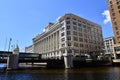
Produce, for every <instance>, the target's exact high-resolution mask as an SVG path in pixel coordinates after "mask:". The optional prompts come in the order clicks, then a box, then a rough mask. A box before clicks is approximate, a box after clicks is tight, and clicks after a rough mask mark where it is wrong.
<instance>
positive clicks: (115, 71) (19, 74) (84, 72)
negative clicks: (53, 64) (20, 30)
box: [0, 66, 120, 80]
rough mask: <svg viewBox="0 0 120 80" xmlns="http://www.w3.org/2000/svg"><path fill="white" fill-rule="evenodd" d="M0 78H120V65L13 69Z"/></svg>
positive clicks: (81, 79) (101, 79) (37, 79)
mask: <svg viewBox="0 0 120 80" xmlns="http://www.w3.org/2000/svg"><path fill="white" fill-rule="evenodd" d="M0 80H120V67H108V66H107V67H85V68H83V67H81V68H77V69H46V68H40V69H31V70H29V69H24V70H13V71H6V72H0Z"/></svg>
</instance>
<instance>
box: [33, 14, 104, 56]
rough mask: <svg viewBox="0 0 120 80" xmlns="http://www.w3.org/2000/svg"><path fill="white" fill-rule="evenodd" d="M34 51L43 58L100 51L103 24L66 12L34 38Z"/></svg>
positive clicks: (101, 47)
mask: <svg viewBox="0 0 120 80" xmlns="http://www.w3.org/2000/svg"><path fill="white" fill-rule="evenodd" d="M33 48H34V53H40V54H42V58H61V57H63V56H65V55H73V56H78V55H81V54H90V53H93V52H100V51H101V50H102V49H103V37H102V29H101V26H100V25H98V24H96V23H93V22H91V21H89V20H86V19H83V18H81V17H79V16H77V15H74V14H65V15H64V16H62V17H61V18H60V19H59V20H58V21H57V22H56V23H49V24H48V25H47V26H46V27H45V31H44V32H43V33H41V34H39V35H37V36H36V37H35V38H33Z"/></svg>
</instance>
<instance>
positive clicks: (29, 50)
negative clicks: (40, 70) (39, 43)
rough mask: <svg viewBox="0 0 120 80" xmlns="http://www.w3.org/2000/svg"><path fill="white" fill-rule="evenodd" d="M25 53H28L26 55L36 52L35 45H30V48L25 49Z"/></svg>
mask: <svg viewBox="0 0 120 80" xmlns="http://www.w3.org/2000/svg"><path fill="white" fill-rule="evenodd" d="M24 52H26V53H33V52H34V51H33V45H30V46H28V47H25V51H24Z"/></svg>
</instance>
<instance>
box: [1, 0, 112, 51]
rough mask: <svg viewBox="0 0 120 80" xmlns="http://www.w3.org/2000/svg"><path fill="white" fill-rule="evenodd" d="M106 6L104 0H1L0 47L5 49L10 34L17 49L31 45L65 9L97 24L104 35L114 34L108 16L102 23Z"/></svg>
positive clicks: (65, 11)
mask: <svg viewBox="0 0 120 80" xmlns="http://www.w3.org/2000/svg"><path fill="white" fill-rule="evenodd" d="M105 10H108V6H107V0H0V30H1V31H0V50H8V42H9V39H10V38H12V41H11V45H15V44H17V43H18V45H19V47H20V50H21V49H23V48H24V47H26V46H29V45H31V44H32V38H33V37H35V36H36V35H37V34H40V33H41V32H42V31H43V29H44V27H45V25H46V24H47V23H48V22H56V20H57V18H58V17H60V16H63V15H64V14H65V13H73V14H76V15H78V16H80V17H83V18H85V19H88V20H91V21H93V22H96V23H98V24H100V25H101V26H102V30H103V37H104V38H105V37H109V36H113V31H112V27H111V23H110V22H109V20H108V22H106V23H104V20H105V19H106V16H107V14H106V16H105V14H103V12H104V11H105ZM6 42H7V43H6Z"/></svg>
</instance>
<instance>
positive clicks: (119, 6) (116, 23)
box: [108, 0, 120, 56]
mask: <svg viewBox="0 0 120 80" xmlns="http://www.w3.org/2000/svg"><path fill="white" fill-rule="evenodd" d="M108 7H109V12H110V16H111V21H112V27H113V31H114V37H115V45H114V53H115V54H117V55H118V56H119V54H120V0H108Z"/></svg>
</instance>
